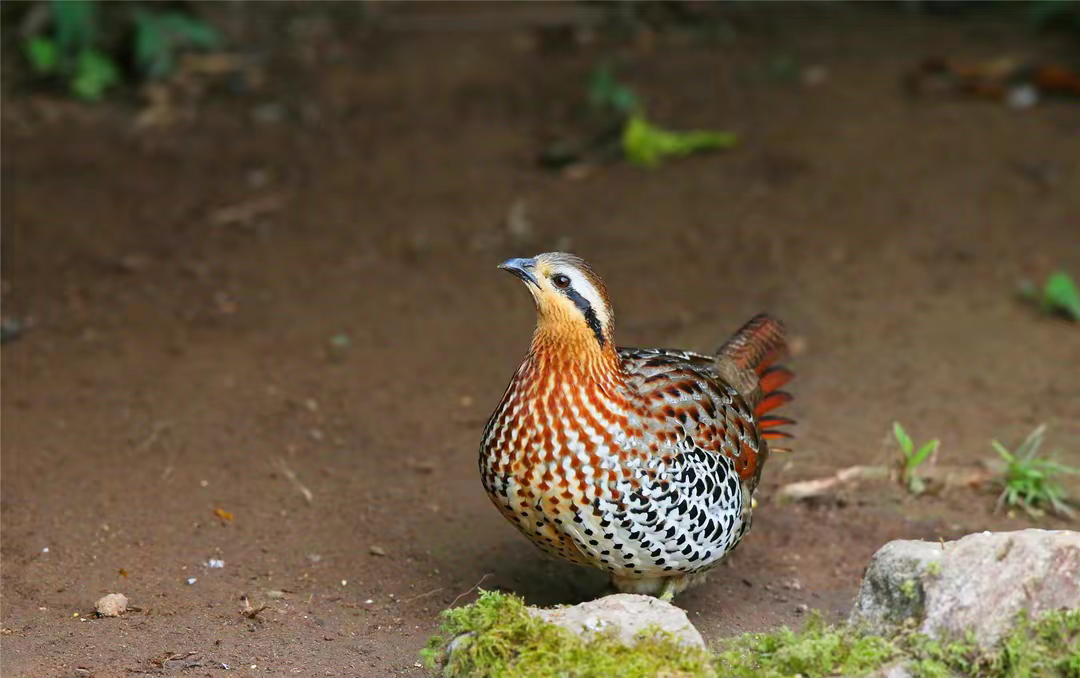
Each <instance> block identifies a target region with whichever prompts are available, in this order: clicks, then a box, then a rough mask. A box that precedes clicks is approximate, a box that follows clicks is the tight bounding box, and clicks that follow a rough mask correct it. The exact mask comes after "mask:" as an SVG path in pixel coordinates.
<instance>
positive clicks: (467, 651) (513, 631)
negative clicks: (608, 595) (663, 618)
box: [422, 591, 713, 678]
mask: <svg viewBox="0 0 1080 678" xmlns="http://www.w3.org/2000/svg"><path fill="white" fill-rule="evenodd" d="M466 634H467V635H466ZM451 643H453V644H454V651H453V652H452V653H448V651H447V650H448V648H449V646H450V644H451ZM422 654H423V658H424V663H425V665H426V666H427V667H428V668H435V667H436V666H442V667H443V672H444V675H447V676H470V677H472V676H491V677H493V678H494V677H496V676H498V677H500V678H501V677H507V678H510V677H512V676H574V677H580V678H589V677H592V676H596V677H597V678H600V677H603V676H626V677H627V678H638V677H640V678H645V677H651V676H668V677H670V678H676V677H679V676H687V677H689V676H712V675H713V672H712V666H711V662H712V655H711V654H710V653H708V652H707V651H705V650H702V649H698V648H689V647H685V646H683V645H680V644H678V643H677V642H676V641H675V640H674V639H673V638H672V637H671V635H670V634H667V633H664V632H659V631H658V632H656V633H653V634H642V635H640V636H639V637H638V639H637V642H636V643H635V644H634V645H633V646H629V647H628V646H626V645H623V644H622V643H620V642H619V641H618V640H617V639H616V638H615V637H614V636H613V635H612V634H610V633H598V634H594V635H593V636H592V637H591V638H589V639H588V640H584V639H582V638H580V637H578V636H576V635H574V634H573V633H570V632H569V631H567V630H566V629H563V628H560V627H558V626H555V625H554V624H550V623H548V622H545V621H542V620H540V619H537V618H536V617H533V616H532V615H530V614H529V613H528V612H526V610H525V603H524V602H523V601H522V600H521V599H520V598H518V597H516V596H509V595H504V594H501V593H495V592H492V591H482V592H481V593H480V598H479V600H477V601H476V602H475V603H473V604H471V605H467V606H465V607H458V608H454V609H450V610H447V611H446V612H444V613H443V616H442V626H441V629H440V634H439V635H437V636H435V637H433V638H431V639H430V640H429V641H428V645H427V648H426V649H425V650H424V651H423V653H422Z"/></svg>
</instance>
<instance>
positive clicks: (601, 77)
mask: <svg viewBox="0 0 1080 678" xmlns="http://www.w3.org/2000/svg"><path fill="white" fill-rule="evenodd" d="M589 104H590V105H592V106H594V107H595V108H610V109H612V110H614V111H616V112H618V113H622V114H624V115H628V114H630V113H632V112H633V111H635V110H637V109H638V108H640V107H641V100H640V99H638V96H637V94H635V93H634V90H632V89H630V88H629V87H627V86H626V85H624V84H622V83H620V82H619V81H618V80H616V79H615V72H614V71H613V70H612V68H611V66H609V65H607V64H601V65H600V66H598V67H597V68H596V70H594V71H593V73H592V76H591V77H590V78H589Z"/></svg>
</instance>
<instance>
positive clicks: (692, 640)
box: [529, 593, 705, 648]
mask: <svg viewBox="0 0 1080 678" xmlns="http://www.w3.org/2000/svg"><path fill="white" fill-rule="evenodd" d="M529 613H530V614H533V615H535V616H537V617H539V618H541V619H543V620H544V621H547V622H550V623H552V624H555V625H556V626H561V627H563V628H565V629H567V630H569V631H570V632H572V633H576V634H578V635H585V634H590V633H596V632H604V633H606V632H609V630H613V631H614V632H615V634H616V635H617V637H618V638H619V639H620V640H621V641H622V642H623V643H626V644H627V645H631V644H633V642H634V637H635V636H636V635H637V634H638V633H641V632H642V631H645V630H647V629H649V628H659V629H662V630H664V631H667V632H669V633H671V635H672V636H673V637H674V638H675V639H676V640H677V641H678V642H680V643H682V644H684V645H686V646H689V647H701V648H704V647H705V641H704V640H703V639H702V638H701V634H700V633H698V630H697V629H696V628H694V625H693V624H691V623H690V620H689V619H687V617H686V612H684V611H683V610H681V609H679V608H677V607H675V606H674V605H672V604H671V603H666V602H664V601H662V600H658V599H656V598H653V597H651V596H642V595H637V594H631V593H619V594H616V595H611V596H605V597H603V598H599V599H597V600H592V601H589V602H586V603H581V604H579V605H574V606H572V607H557V608H553V609H548V610H544V609H539V608H529Z"/></svg>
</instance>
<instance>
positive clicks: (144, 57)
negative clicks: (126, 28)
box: [135, 11, 221, 79]
mask: <svg viewBox="0 0 1080 678" xmlns="http://www.w3.org/2000/svg"><path fill="white" fill-rule="evenodd" d="M220 44H221V34H220V33H218V32H217V30H215V29H214V28H213V27H212V26H210V25H208V24H206V23H204V22H202V21H200V20H199V19H196V18H195V17H192V16H189V15H187V14H182V13H180V12H160V13H158V12H148V11H139V12H137V13H136V14H135V63H136V65H137V66H138V67H139V70H140V71H142V73H143V74H144V75H145V76H146V77H148V78H150V79H158V78H163V77H165V76H166V75H168V74H169V73H171V72H172V70H173V68H174V67H175V64H176V54H177V53H178V52H179V51H180V50H182V49H185V48H194V49H213V48H215V47H217V46H218V45H220Z"/></svg>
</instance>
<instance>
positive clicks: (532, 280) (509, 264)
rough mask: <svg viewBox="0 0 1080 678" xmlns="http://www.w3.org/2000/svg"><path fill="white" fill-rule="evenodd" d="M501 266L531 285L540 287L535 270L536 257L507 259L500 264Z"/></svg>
mask: <svg viewBox="0 0 1080 678" xmlns="http://www.w3.org/2000/svg"><path fill="white" fill-rule="evenodd" d="M499 268H501V269H502V270H504V271H509V272H510V273H513V274H514V275H516V276H517V277H519V278H521V279H522V280H524V281H525V282H527V283H529V284H530V285H535V286H536V287H537V288H539V287H540V281H539V280H537V279H536V275H535V274H533V271H534V270H535V269H536V259H507V260H506V261H504V262H502V263H501V264H499Z"/></svg>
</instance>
